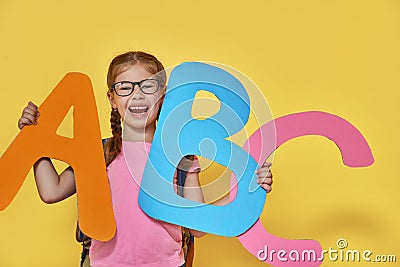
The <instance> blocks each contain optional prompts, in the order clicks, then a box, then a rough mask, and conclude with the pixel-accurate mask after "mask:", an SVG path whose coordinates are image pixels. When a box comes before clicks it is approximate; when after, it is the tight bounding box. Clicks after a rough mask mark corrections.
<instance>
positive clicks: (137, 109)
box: [129, 106, 148, 113]
mask: <svg viewBox="0 0 400 267" xmlns="http://www.w3.org/2000/svg"><path fill="white" fill-rule="evenodd" d="M147 109H148V108H147V107H137V106H136V107H129V111H130V112H133V113H145V112H146V111H147Z"/></svg>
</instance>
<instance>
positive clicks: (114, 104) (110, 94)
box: [107, 92, 117, 108]
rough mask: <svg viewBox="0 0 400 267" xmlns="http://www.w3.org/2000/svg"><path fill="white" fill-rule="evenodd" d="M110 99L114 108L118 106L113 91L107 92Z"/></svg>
mask: <svg viewBox="0 0 400 267" xmlns="http://www.w3.org/2000/svg"><path fill="white" fill-rule="evenodd" d="M107 97H108V101H110V105H111V107H112V108H117V104H116V103H115V97H114V94H113V93H110V92H108V93H107Z"/></svg>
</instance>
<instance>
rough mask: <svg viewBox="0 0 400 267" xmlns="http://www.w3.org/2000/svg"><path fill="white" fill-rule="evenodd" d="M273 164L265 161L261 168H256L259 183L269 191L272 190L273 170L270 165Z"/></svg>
mask: <svg viewBox="0 0 400 267" xmlns="http://www.w3.org/2000/svg"><path fill="white" fill-rule="evenodd" d="M271 166H272V163H271V162H265V163H264V164H263V165H262V166H261V168H259V169H257V170H256V174H257V183H258V184H259V185H260V186H261V187H262V188H264V190H265V191H267V193H269V192H271V190H272V187H271V186H272V182H273V181H272V176H273V175H272V172H271V170H270V167H271Z"/></svg>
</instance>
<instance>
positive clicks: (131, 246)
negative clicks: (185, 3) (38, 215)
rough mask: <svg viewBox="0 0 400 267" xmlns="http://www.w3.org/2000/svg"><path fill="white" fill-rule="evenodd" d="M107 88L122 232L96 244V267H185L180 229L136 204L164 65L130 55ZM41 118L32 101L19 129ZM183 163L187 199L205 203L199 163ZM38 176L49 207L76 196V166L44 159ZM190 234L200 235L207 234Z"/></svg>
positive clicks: (266, 177) (264, 179) (114, 67)
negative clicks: (57, 165) (61, 165)
mask: <svg viewBox="0 0 400 267" xmlns="http://www.w3.org/2000/svg"><path fill="white" fill-rule="evenodd" d="M107 85H108V92H107V97H108V99H109V102H110V104H111V108H112V110H111V119H110V122H111V129H112V135H113V136H112V137H111V138H109V139H108V141H107V143H106V145H105V158H106V165H107V174H108V179H109V183H110V190H111V195H112V202H113V210H114V216H115V220H116V225H117V230H116V234H115V236H114V238H113V239H111V240H110V241H107V242H100V241H97V240H92V245H91V247H90V262H91V266H94V267H102V266H107V267H110V266H172V267H177V266H181V265H182V264H184V259H183V250H182V247H181V244H182V240H181V239H182V235H181V229H180V226H177V225H173V224H170V223H166V222H163V221H159V220H155V219H153V218H151V217H149V216H147V215H146V214H145V213H144V212H143V211H142V210H141V209H140V207H139V206H138V203H137V197H138V192H139V185H140V181H141V177H142V174H143V170H144V166H145V163H146V159H147V156H148V151H149V149H150V147H151V142H152V140H153V136H154V132H155V129H156V120H157V117H158V113H159V111H160V107H161V104H162V101H163V96H164V93H165V89H166V74H165V71H164V67H163V65H162V64H161V62H160V61H158V60H157V59H156V58H155V57H154V56H152V55H150V54H147V53H144V52H127V53H124V54H121V55H119V56H117V57H115V58H114V59H113V60H112V62H111V64H110V66H109V69H108V74H107ZM38 116H40V114H39V111H38V108H37V106H36V105H34V104H33V103H31V102H29V104H28V106H27V107H26V108H25V109H24V110H23V114H22V117H21V118H20V119H19V121H18V127H19V128H20V129H22V128H23V127H24V126H26V125H32V124H37V118H38ZM121 118H122V121H123V127H122V126H121ZM129 155H134V162H133V163H132V164H134V166H128V164H127V162H128V161H126V157H128V156H129ZM129 162H131V161H129ZM184 165H186V167H185V168H186V170H187V177H186V181H185V184H184V195H185V198H187V199H190V200H193V201H197V202H204V198H203V194H202V191H201V187H200V183H199V177H198V172H199V170H200V167H199V164H198V161H197V159H196V158H194V159H193V161H189V164H187V162H186V163H185V164H184ZM270 166H271V164H270V163H265V164H264V165H263V166H262V167H261V168H260V169H258V170H257V174H258V180H257V182H258V183H259V184H261V186H262V187H263V188H264V189H265V190H266V191H267V192H270V191H271V184H272V174H271V172H270V171H269V167H270ZM178 167H179V166H178ZM34 175H35V180H36V184H37V187H38V191H39V195H40V197H41V198H42V200H43V201H45V202H46V203H55V202H58V201H61V200H63V199H65V198H67V197H69V196H71V195H72V194H74V193H75V179H74V171H73V169H72V168H71V167H68V168H67V169H65V170H64V171H63V172H62V173H61V174H60V175H58V173H57V172H56V170H55V169H54V166H53V164H52V162H51V160H50V159H49V158H42V159H40V160H38V161H37V162H36V163H35V164H34ZM226 201H227V198H225V199H224V200H222V201H220V203H218V204H219V205H223V204H226ZM190 231H191V233H192V234H193V235H194V236H196V237H201V236H203V235H204V234H205V233H202V232H199V231H195V230H190Z"/></svg>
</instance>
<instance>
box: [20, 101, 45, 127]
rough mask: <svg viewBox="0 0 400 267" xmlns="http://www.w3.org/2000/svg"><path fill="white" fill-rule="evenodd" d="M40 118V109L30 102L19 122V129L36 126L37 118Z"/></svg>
mask: <svg viewBox="0 0 400 267" xmlns="http://www.w3.org/2000/svg"><path fill="white" fill-rule="evenodd" d="M39 116H40V113H39V111H38V107H37V106H36V105H35V104H33V103H32V102H31V101H29V103H28V106H26V107H25V108H24V110H23V111H22V116H21V118H19V120H18V128H19V129H22V128H24V126H26V125H32V124H34V125H36V124H37V118H38V117H39Z"/></svg>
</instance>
